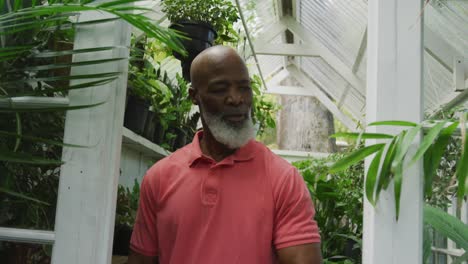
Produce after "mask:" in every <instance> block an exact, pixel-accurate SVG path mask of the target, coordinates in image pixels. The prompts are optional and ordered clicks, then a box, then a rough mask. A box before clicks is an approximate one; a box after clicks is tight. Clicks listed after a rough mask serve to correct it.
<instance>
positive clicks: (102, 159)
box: [52, 12, 130, 264]
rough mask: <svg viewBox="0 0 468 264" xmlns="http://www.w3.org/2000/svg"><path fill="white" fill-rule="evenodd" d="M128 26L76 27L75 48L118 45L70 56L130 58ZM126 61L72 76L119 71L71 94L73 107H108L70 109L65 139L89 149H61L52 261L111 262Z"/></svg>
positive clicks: (77, 71)
mask: <svg viewBox="0 0 468 264" xmlns="http://www.w3.org/2000/svg"><path fill="white" fill-rule="evenodd" d="M103 17H104V14H102V13H98V12H93V13H83V14H82V15H81V17H80V20H81V21H87V20H91V19H99V18H103ZM129 43H130V26H129V25H128V24H126V23H125V22H123V21H121V20H117V21H112V22H108V23H105V24H91V25H83V26H80V27H79V28H78V29H77V30H76V35H75V47H74V48H75V49H84V48H95V47H104V46H119V47H120V48H117V49H115V50H113V51H100V52H96V53H93V54H89V53H88V54H80V55H76V56H74V58H73V60H74V61H84V60H91V59H100V58H104V57H106V58H109V57H113V58H118V57H126V56H128V48H127V47H128V46H129ZM127 67H128V61H127V60H123V61H119V62H113V63H107V64H99V65H93V66H81V67H75V68H73V69H72V74H73V75H79V74H95V73H102V72H117V71H119V72H122V74H121V75H120V77H119V78H118V80H116V81H113V82H111V83H108V84H105V85H102V86H98V87H94V88H88V89H83V90H75V91H71V92H70V93H69V99H70V104H71V105H82V104H93V103H99V102H103V101H105V102H106V103H105V104H103V105H100V106H98V107H94V108H88V109H83V110H77V111H69V112H68V113H67V119H66V124H65V136H64V141H65V142H68V143H74V144H81V145H87V146H90V147H89V148H68V147H65V148H64V149H63V155H62V158H63V160H64V161H65V162H66V163H65V164H64V165H63V166H62V168H61V175H60V184H59V195H58V201H57V214H56V223H55V234H56V241H55V244H54V249H53V254H52V263H55V264H62V263H67V264H83V263H90V264H91V263H92V264H104V263H110V261H111V250H112V240H113V228H114V218H115V206H116V194H117V186H118V177H119V162H120V152H121V144H122V128H123V114H124V104H125V91H126V82H127Z"/></svg>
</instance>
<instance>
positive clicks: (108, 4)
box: [96, 0, 145, 8]
mask: <svg viewBox="0 0 468 264" xmlns="http://www.w3.org/2000/svg"><path fill="white" fill-rule="evenodd" d="M142 1H145V0H117V1H108V2H104V3H102V4H99V5H97V6H96V7H98V8H105V7H111V6H117V5H123V4H130V3H136V2H142Z"/></svg>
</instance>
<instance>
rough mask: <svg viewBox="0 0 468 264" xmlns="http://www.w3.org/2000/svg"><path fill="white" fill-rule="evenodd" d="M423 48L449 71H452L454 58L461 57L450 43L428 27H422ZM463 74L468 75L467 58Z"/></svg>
mask: <svg viewBox="0 0 468 264" xmlns="http://www.w3.org/2000/svg"><path fill="white" fill-rule="evenodd" d="M424 44H425V45H424V49H425V50H426V51H427V53H429V54H430V55H431V56H432V57H433V58H434V59H435V60H437V61H438V62H439V63H440V64H441V65H442V66H444V67H445V68H446V69H447V70H448V71H450V73H453V63H454V59H455V58H462V57H463V54H460V53H459V52H458V51H457V50H456V49H455V48H454V47H452V45H450V44H449V43H448V42H447V41H445V40H444V39H442V38H441V37H440V36H439V35H438V34H437V33H435V32H434V31H432V30H431V29H430V28H429V27H424ZM464 68H465V76H467V77H468V59H465V60H464Z"/></svg>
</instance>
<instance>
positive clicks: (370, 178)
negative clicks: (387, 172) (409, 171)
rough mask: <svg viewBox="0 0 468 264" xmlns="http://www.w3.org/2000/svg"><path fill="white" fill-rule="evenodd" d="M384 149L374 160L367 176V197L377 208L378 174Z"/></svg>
mask: <svg viewBox="0 0 468 264" xmlns="http://www.w3.org/2000/svg"><path fill="white" fill-rule="evenodd" d="M383 150H384V149H383V148H382V149H381V150H380V151H379V152H377V154H376V155H375V157H374V159H372V162H371V164H370V166H369V169H368V170H367V176H366V183H365V185H366V197H367V200H369V202H370V203H371V204H372V205H373V206H375V200H374V192H375V190H376V182H377V174H378V172H379V165H380V159H381V157H382V152H383Z"/></svg>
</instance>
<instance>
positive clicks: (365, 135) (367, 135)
mask: <svg viewBox="0 0 468 264" xmlns="http://www.w3.org/2000/svg"><path fill="white" fill-rule="evenodd" d="M359 135H361V138H362V139H389V138H393V137H394V136H393V135H389V134H381V133H362V134H361V133H356V132H349V133H344V132H340V133H335V134H333V135H331V136H330V137H332V138H349V139H357V138H358V137H359Z"/></svg>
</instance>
